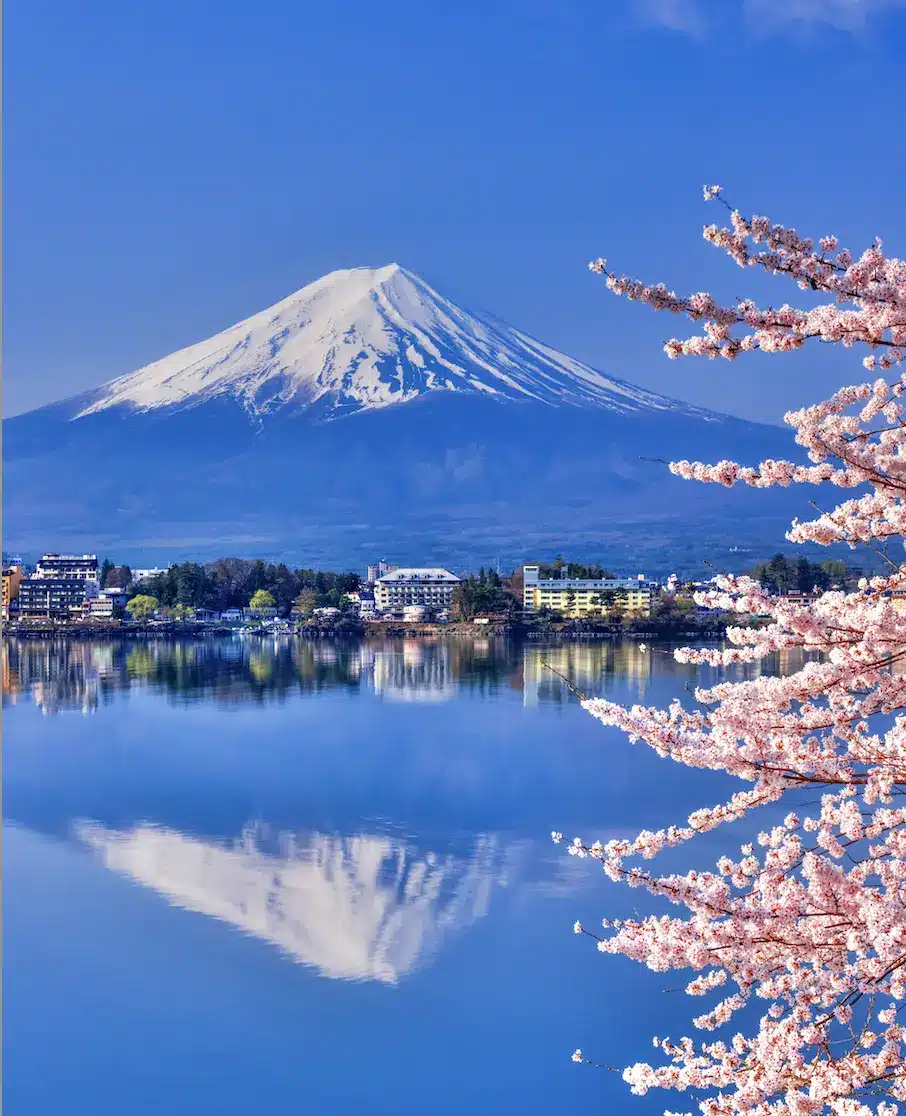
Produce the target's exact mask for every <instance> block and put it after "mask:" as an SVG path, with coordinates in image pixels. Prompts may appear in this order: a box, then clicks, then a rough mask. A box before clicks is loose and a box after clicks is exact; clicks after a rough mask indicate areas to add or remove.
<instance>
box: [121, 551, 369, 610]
mask: <svg viewBox="0 0 906 1116" xmlns="http://www.w3.org/2000/svg"><path fill="white" fill-rule="evenodd" d="M359 584H360V578H359V576H358V574H354V573H331V572H325V571H321V570H307V569H300V570H293V569H290V568H289V566H287V565H285V564H284V563H282V562H281V563H279V564H273V563H269V562H263V561H260V560H257V561H253V560H249V559H245V558H219V559H218V560H217V561H216V562H210V563H208V564H207V565H200V564H199V563H197V562H183V563H182V564H178V565H174V566H171V567H170V568H169V569H168V570H167V571H166V572H165V573H162V574H158V575H157V576H155V577H153V578H151V579H150V580H149V581H147V582H145V583H144V584H143V585H142V586H141V587H136V591H135V592H136V595H138V593H139V592H140V593H141V595H143V596H151V597H154V598H156V599H157V601H158V604H159V605H161V606H166V607H168V608H170V607H174V606H176V605H182V606H183V607H186V608H209V609H213V610H215V611H217V612H222V611H223V610H224V609H226V608H248V607H250V603H251V601H252V598H253V597H254V595H255V593H257V592H258V591H259V590H260V591H263V592H266V593H267V594H268V595H269V596H270V598H271V600H272V602H273V603H272V605H269V606H251V607H275V608H276V609H277V610H278V612H280V613H281V614H286V613H288V612H289V611H290V609H291V608H292V607H293V605H294V604H296V602H297V601H299V599H300V597H303V595H304V601H305V602H306V605H307V606H308V607H309V611H310V610H312V609H314V608H317V607H321V606H329V605H333V606H334V607H339V606H340V604H341V602H342V600H343V598H344V597H345V596H346V594H347V593H351V592H353V591H354V590H355V589H357V588H358V587H359Z"/></svg>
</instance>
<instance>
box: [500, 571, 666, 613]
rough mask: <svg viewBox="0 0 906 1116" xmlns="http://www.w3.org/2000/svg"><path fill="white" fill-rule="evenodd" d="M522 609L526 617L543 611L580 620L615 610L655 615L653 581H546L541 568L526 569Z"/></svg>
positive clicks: (625, 578) (612, 579)
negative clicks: (652, 602) (652, 609)
mask: <svg viewBox="0 0 906 1116" xmlns="http://www.w3.org/2000/svg"><path fill="white" fill-rule="evenodd" d="M522 581H523V591H522V607H523V611H524V612H526V613H529V614H531V613H536V612H540V611H541V610H542V609H546V610H549V611H550V612H559V613H560V614H561V615H563V616H567V617H570V618H573V619H578V618H581V617H586V616H600V615H602V614H604V615H606V614H607V613H608V612H611V611H613V610H615V609H616V610H619V611H622V612H626V613H632V614H634V615H636V616H650V615H651V601H652V594H653V593H654V591H655V588H656V586H655V584H654V582H653V581H648V580H646V578H645V576H644V575H643V574H638V575H637V576H636V577H634V578H632V577H602V578H567V577H542V576H541V570H540V567H539V566H523V567H522Z"/></svg>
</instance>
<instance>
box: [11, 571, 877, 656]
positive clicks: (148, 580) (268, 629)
mask: <svg viewBox="0 0 906 1116" xmlns="http://www.w3.org/2000/svg"><path fill="white" fill-rule="evenodd" d="M752 572H753V574H754V575H755V576H756V577H757V578H758V579H759V580H760V581H761V582H762V584H765V585H767V586H768V587H769V588H771V589H772V590H773V591H774V592H776V593H778V594H779V595H784V596H787V597H790V598H792V599H795V598H797V597H798V598H807V597H809V596H810V595H811V594H812V593H813V592H814V591H815V590H816V589H827V588H836V587H843V586H849V585H851V584H852V583H853V581H854V579H855V578H856V576H857V575H858V574H859V573H860V572H861V571H858V570H853V569H851V568H849V567H846V566H845V565H844V564H843V563H842V562H838V561H836V562H835V561H830V562H824V563H820V564H815V563H810V562H809V561H808V560H807V559H803V558H799V559H798V560H791V559H787V558H784V557H783V556H782V555H776V556H775V557H774V558H773V559H771V561H770V562H767V563H761V564H760V565H758V566H756V567H755V568H754V570H753V571H752ZM712 580H713V579H712ZM709 584H710V582H708V581H700V582H691V581H684V582H681V581H679V580H678V579H677V578H676V577H674V576H671V577H669V578H667V579H664V580H657V579H651V578H647V577H645V575H644V574H642V573H638V574H635V575H633V576H622V577H621V576H618V575H616V574H615V573H613V571H611V570H608V569H606V568H604V567H602V566H600V565H582V564H579V563H574V562H567V561H566V560H565V559H563V558H561V557H558V558H556V559H555V560H554V561H553V562H551V563H546V564H545V563H531V564H526V565H523V566H521V567H519V568H518V569H516V570H514V571H513V572H512V573H511V574H510V575H508V576H501V574H500V572H499V571H498V570H494V569H481V570H479V571H478V573H477V574H476V573H462V574H455V573H452V572H451V571H450V570H448V569H444V568H442V567H428V566H425V567H400V566H396V565H393V564H391V563H388V562H386V561H383V560H382V561H380V562H377V563H374V564H372V565H369V566H368V567H367V569H366V570H365V571H364V572H363V574H361V575H360V574H357V573H354V572H345V573H335V572H329V571H320V570H313V569H311V570H305V569H302V570H299V569H297V570H293V569H290V568H289V567H288V566H287V565H285V564H283V563H278V564H274V563H266V562H264V561H263V560H249V559H239V558H224V559H219V560H218V561H216V562H213V563H209V564H207V565H204V566H202V565H199V564H197V563H193V562H186V563H182V564H179V563H177V564H173V565H170V566H168V567H154V568H141V569H140V568H135V569H133V568H130V567H129V566H126V565H117V564H116V563H114V562H112V561H110V560H109V559H105V560H103V561H99V559H98V556H97V555H96V554H58V553H53V552H48V553H46V554H44V555H43V556H42V557H41V558H40V559H39V560H38V561H37V562H36V563H34V565H33V566H28V565H26V564H25V563H23V562H22V561H21V559H18V558H12V557H10V558H7V557H6V556H5V557H4V564H3V597H2V619H3V624H4V630H5V631H6V632H9V633H11V634H16V635H47V634H53V633H62V632H66V633H70V634H79V633H80V632H86V633H89V634H94V635H97V634H101V633H103V632H109V633H111V634H121V635H150V634H157V635H161V634H165V633H167V632H173V633H175V634H182V635H187V634H195V635H207V634H222V635H227V634H233V633H237V632H239V633H245V634H268V633H274V634H280V633H284V634H291V633H294V632H298V633H302V634H310V635H362V634H367V633H369V632H371V633H374V634H397V633H405V634H418V633H425V634H427V633H430V632H434V631H440V630H446V631H462V630H470V629H478V628H484V629H493V630H498V631H499V630H503V631H516V630H518V631H520V632H522V633H523V634H527V635H529V636H531V635H532V634H538V633H544V634H554V633H556V634H558V635H562V636H565V637H568V636H570V635H574V636H576V637H589V636H591V637H594V636H595V635H630V636H632V635H652V634H654V635H657V634H668V635H669V634H676V635H679V634H682V635H684V636H685V635H689V634H693V635H694V634H703V635H714V634H721V633H722V632H723V630H724V626H725V620H724V618H723V617H722V616H720V615H719V614H716V613H714V612H713V611H711V610H707V609H703V608H701V607H700V606H699V605H697V604H696V602H695V600H694V594H695V592H696V591H698V590H703V589H706V588H707V587H708V585H709Z"/></svg>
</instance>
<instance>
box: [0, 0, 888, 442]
mask: <svg viewBox="0 0 906 1116" xmlns="http://www.w3.org/2000/svg"><path fill="white" fill-rule="evenodd" d="M4 16H5V21H4V23H5V26H4V44H3V45H4V79H5V82H4V109H5V121H4V123H5V136H4V139H5V147H4V168H3V169H4V172H5V173H4V197H3V200H4V218H5V219H4V263H5V282H4V307H3V309H4V327H5V329H4V373H5V375H4V410H5V413H6V414H13V413H16V412H19V411H22V410H26V409H29V408H31V407H34V406H38V405H40V404H42V403H45V402H49V401H51V400H53V399H57V398H61V397H63V396H65V395H69V394H72V393H74V392H76V391H79V390H82V389H85V388H87V387H91V386H94V385H96V384H98V383H101V382H102V381H103V380H105V379H109V378H110V377H112V376H115V375H119V374H122V373H125V372H128V371H131V370H133V369H134V368H137V367H139V366H141V365H142V364H144V363H146V362H148V361H150V360H153V359H155V358H157V357H160V356H163V355H165V354H166V353H168V352H171V351H173V350H174V349H177V348H180V347H182V346H184V345H187V344H190V343H192V342H193V341H197V340H200V339H202V338H203V337H206V336H209V335H210V334H212V333H214V332H216V331H218V330H220V329H222V328H224V327H225V326H227V325H229V324H231V323H232V322H234V321H236V320H238V319H241V318H244V317H246V316H248V315H249V314H251V313H252V312H254V311H256V310H259V309H262V308H263V307H265V306H267V305H269V304H270V303H272V302H274V301H276V300H277V299H279V298H281V297H283V296H285V295H286V294H288V293H289V292H290V291H292V290H295V289H297V288H298V287H301V286H303V285H304V284H305V283H307V282H309V281H311V280H312V279H315V278H317V277H318V276H319V275H321V274H323V273H325V272H327V271H330V270H333V269H334V268H338V267H349V266H355V265H360V264H369V265H376V264H383V263H388V262H390V261H394V260H395V261H397V262H399V263H401V264H403V265H404V266H406V267H409V268H410V269H412V270H414V271H416V272H418V273H419V274H421V275H422V276H423V277H424V278H425V279H427V280H428V282H430V283H432V284H433V285H434V286H435V287H437V288H438V289H439V290H440V291H441V292H442V293H444V294H446V295H448V296H449V297H452V298H454V299H457V300H459V301H460V302H462V303H464V304H466V305H467V306H472V307H476V308H479V309H486V310H490V311H492V312H494V313H496V314H498V315H500V316H501V317H503V318H505V319H507V320H509V321H510V322H512V323H513V324H514V325H518V326H520V327H522V328H524V329H526V330H528V331H529V332H531V333H533V334H535V335H536V336H538V337H540V338H542V339H543V340H545V341H546V342H548V343H549V344H553V345H555V346H557V347H559V348H561V349H563V350H565V351H566V352H568V353H570V354H572V355H575V356H578V357H580V358H583V359H585V360H588V361H590V362H591V363H593V364H595V365H597V366H598V367H600V368H602V369H603V370H605V371H607V372H610V373H612V374H614V375H619V376H623V377H625V378H627V379H630V380H634V381H636V382H637V383H640V384H644V385H646V386H649V387H652V388H655V389H657V390H661V391H665V392H668V393H670V394H674V395H677V396H680V397H683V398H686V399H689V400H692V401H695V402H705V403H708V404H710V405H712V406H716V407H719V408H721V409H725V410H729V411H732V412H735V413H737V414H742V415H746V416H749V417H753V418H761V419H765V420H771V421H777V420H778V419H779V417H780V415H781V414H782V412H783V411H784V410H785V409H786V408H787V407H789V406H791V405H797V404H801V403H804V402H808V401H809V400H811V399H812V398H814V396H815V394H816V392H819V391H823V390H825V389H826V388H832V387H835V386H838V384H839V383H841V382H845V381H849V380H850V379H857V378H858V377H859V373H860V368H859V364H858V359H854V358H853V357H852V356H846V355H845V354H836V353H829V352H828V350H827V349H824V348H822V349H821V351H820V352H819V351H817V350H815V351H814V352H812V353H810V354H808V355H803V356H797V357H794V358H764V359H758V358H757V357H756V358H754V360H750V361H745V362H744V361H739V362H737V363H736V364H735V365H733V366H727V365H724V364H723V363H721V364H720V365H715V364H712V363H710V362H700V361H685V362H668V361H667V360H666V358H665V357H664V356H663V355H662V353H661V349H660V343H661V341H662V339H664V338H665V337H667V336H670V335H672V334H674V333H675V332H677V328H676V327H677V326H680V331H682V325H681V323H677V322H676V321H675V320H668V319H666V318H665V317H660V316H656V315H654V314H652V313H651V312H650V311H645V310H643V309H641V308H639V307H636V306H632V305H629V304H627V303H624V302H622V301H620V300H617V299H615V298H613V296H611V295H609V294H608V293H607V292H606V291H605V289H604V287H603V283H602V281H601V280H600V279H596V278H595V277H593V276H592V275H590V273H589V272H588V271H587V270H586V267H585V265H586V262H587V260H588V259H590V258H592V257H594V256H597V255H606V256H607V257H608V259H609V260H610V261H611V263H612V265H613V266H616V267H621V268H622V267H625V268H626V269H627V270H630V271H633V272H636V273H638V274H640V275H642V276H644V277H645V278H651V279H658V278H663V279H664V280H665V281H667V282H668V283H670V284H671V285H672V286H674V287H676V288H677V289H681V290H685V289H692V290H699V289H702V288H709V289H714V290H716V291H717V292H718V293H721V294H723V295H725V296H730V297H732V296H735V295H743V294H747V293H749V292H750V291H751V290H753V287H752V277H751V276H749V275H743V274H742V273H740V272H739V271H738V270H737V269H736V268H735V267H734V266H733V265H732V264H731V263H730V262H729V261H728V260H726V259H724V258H722V257H721V256H720V255H719V254H718V253H717V252H716V251H715V250H714V249H711V248H708V247H707V246H706V245H705V244H704V243H703V242H702V241H701V237H700V230H701V225H702V224H703V223H704V222H705V221H706V220H709V219H713V215H712V212H711V211H710V210H708V209H707V208H706V207H705V206H704V205H703V203H702V202H701V186H702V184H703V183H704V182H712V181H714V182H721V183H723V184H724V185H725V186H726V188H727V192H728V196H729V197H730V198H731V199H732V200H733V201H734V202H736V203H737V204H739V205H740V207H741V208H744V209H754V210H755V211H757V212H762V213H767V214H769V215H770V216H772V217H775V218H776V219H779V220H785V221H788V222H790V223H794V224H796V225H797V227H799V228H800V229H802V230H805V231H808V232H813V233H815V234H819V235H820V234H822V233H825V232H834V233H836V234H838V235H839V236H840V237H841V239H842V240H843V242H845V243H847V244H849V245H850V246H851V247H853V248H856V249H860V248H862V247H863V246H864V244H865V243H867V242H868V241H869V240H870V239H871V238H872V237H874V236H875V235H880V236H882V237H883V238H884V241H885V245H886V247H887V248H888V249H890V250H891V251H894V252H896V253H897V254H900V255H902V254H903V252H906V243H904V242H906V235H904V234H906V216H904V206H903V192H904V186H903V184H904V181H906V150H904V146H903V142H902V140H903V120H904V119H906V65H904V64H903V59H904V57H906V6H904V4H903V3H902V2H901V0H861V2H860V0H581V2H579V0H556V2H554V0H545V2H543V3H542V2H541V0H519V2H517V0H511V2H505V0H480V2H479V0H458V2H456V3H440V2H434V0H429V2H425V0H422V2H421V3H418V2H416V0H412V2H408V3H401V2H392V0H390V2H383V3H375V2H373V0H372V2H369V3H363V2H358V0H332V2H331V3H329V4H326V3H320V4H314V3H303V4H299V3H289V2H286V3H284V2H268V0H260V2H259V3H256V4H252V3H248V2H247V0H243V2H231V0H221V2H218V3H215V2H210V3H201V2H197V0H158V2H156V3H154V4H138V3H122V2H121V0H82V2H80V3H79V4H67V3H63V2H61V0H56V2H47V0H29V2H28V3H20V4H8V5H6V7H5V10H4ZM743 280H745V282H743ZM766 291H767V292H772V293H770V294H768V295H767V296H766V297H769V298H775V299H776V300H777V301H782V300H784V299H786V298H788V297H791V296H792V295H794V294H796V293H797V292H796V291H795V289H789V288H788V287H787V285H786V284H783V283H781V282H779V281H775V283H774V284H773V285H771V286H768V287H764V286H759V287H758V288H757V293H764V292H766ZM841 358H842V359H841Z"/></svg>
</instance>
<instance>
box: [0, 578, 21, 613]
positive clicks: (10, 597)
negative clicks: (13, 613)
mask: <svg viewBox="0 0 906 1116" xmlns="http://www.w3.org/2000/svg"><path fill="white" fill-rule="evenodd" d="M21 581H22V567H21V566H4V567H3V619H4V620H8V619H9V606H10V603H11V602H12V601H14V600H15V599H16V597H18V595H19V583H20V582H21Z"/></svg>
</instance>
